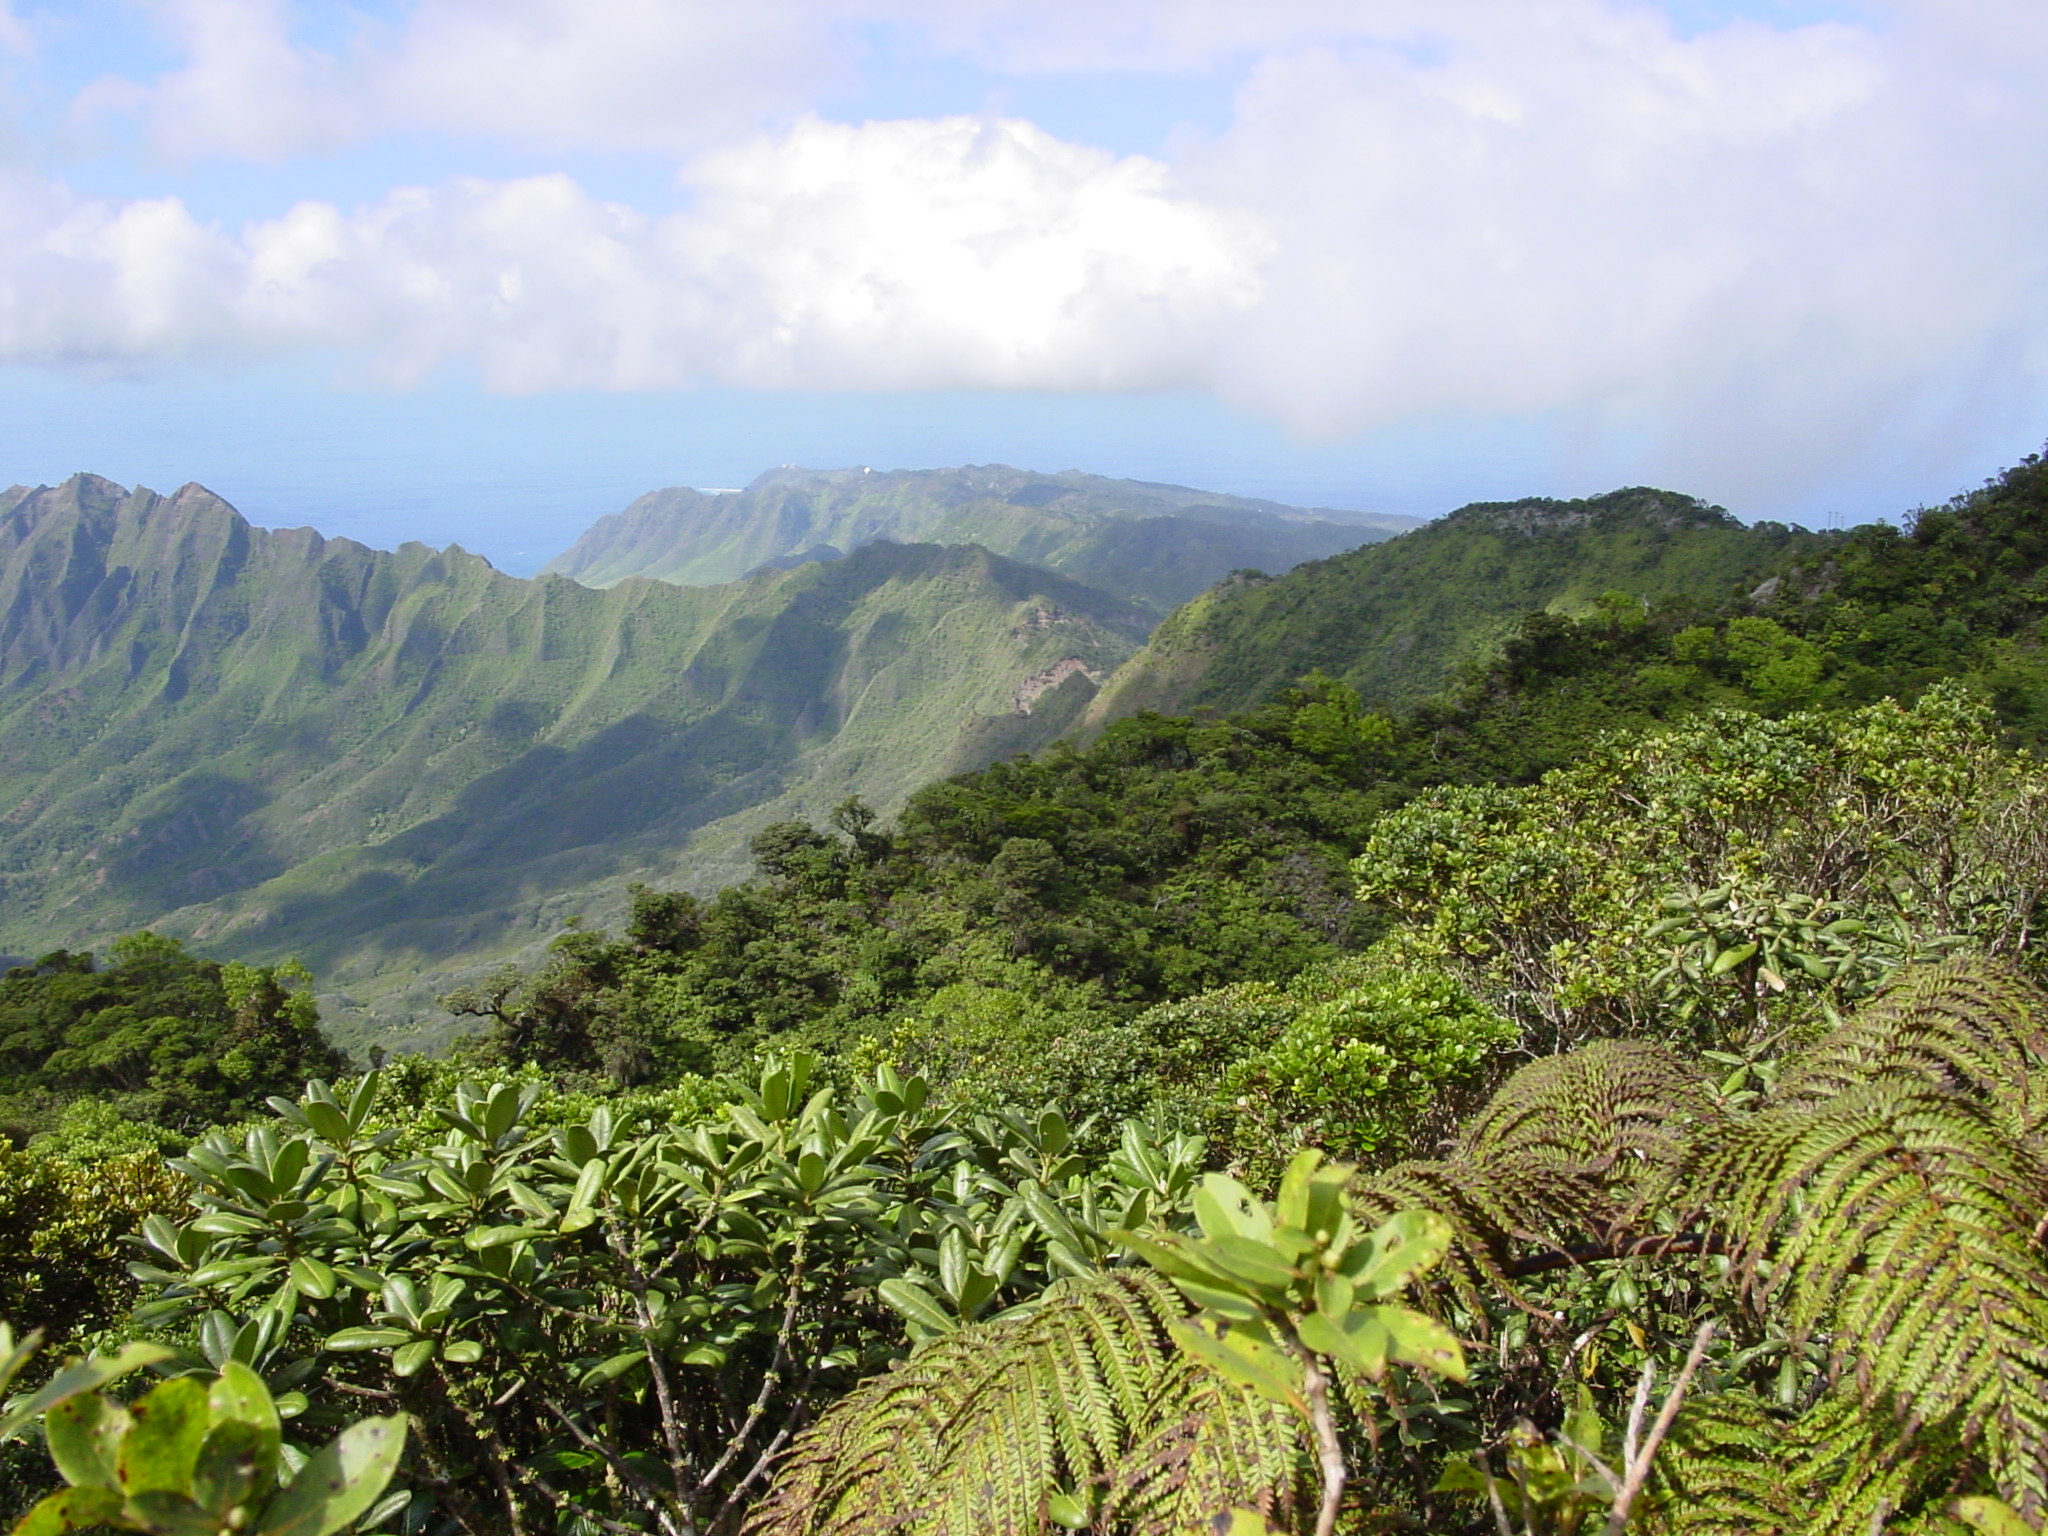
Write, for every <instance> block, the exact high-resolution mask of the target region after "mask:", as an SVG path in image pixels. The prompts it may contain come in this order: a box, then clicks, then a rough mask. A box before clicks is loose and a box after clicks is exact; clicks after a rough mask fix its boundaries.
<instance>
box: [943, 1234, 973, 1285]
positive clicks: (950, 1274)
mask: <svg viewBox="0 0 2048 1536" xmlns="http://www.w3.org/2000/svg"><path fill="white" fill-rule="evenodd" d="M966 1281H967V1236H966V1234H965V1233H963V1232H962V1231H961V1230H960V1229H959V1228H958V1227H951V1228H949V1229H947V1232H946V1235H945V1236H944V1237H942V1238H940V1239H939V1288H940V1289H941V1290H943V1291H944V1292H945V1293H946V1295H947V1296H949V1297H950V1298H951V1299H952V1300H953V1301H954V1302H956V1303H957V1302H958V1301H959V1300H960V1291H961V1287H962V1286H963V1285H965V1283H966Z"/></svg>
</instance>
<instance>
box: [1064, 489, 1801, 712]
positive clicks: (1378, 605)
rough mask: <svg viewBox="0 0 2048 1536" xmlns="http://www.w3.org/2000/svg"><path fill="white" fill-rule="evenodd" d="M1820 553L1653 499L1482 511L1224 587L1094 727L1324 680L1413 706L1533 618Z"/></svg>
mask: <svg viewBox="0 0 2048 1536" xmlns="http://www.w3.org/2000/svg"><path fill="white" fill-rule="evenodd" d="M1820 542H1823V540H1822V536H1820V535H1815V534H1809V533H1807V532H1805V531H1804V530H1801V529H1795V528H1789V527H1786V526H1784V525H1782V524H1777V523H1757V524H1754V525H1750V526H1745V525H1744V524H1742V523H1741V522H1740V521H1738V520H1737V519H1736V518H1734V517H1732V516H1730V515H1729V514H1728V513H1727V512H1725V511H1724V510H1722V509H1721V508H1719V507H1713V506H1709V505H1708V504H1707V503H1705V502H1703V501H1700V500H1698V499H1696V498H1694V497H1690V496H1684V495H1680V494H1678V493H1676V492H1672V491H1661V490H1653V489H1649V488H1646V487H1634V488H1630V489H1625V490H1619V491H1612V492H1609V493H1607V494H1606V495H1604V496H1595V497H1590V498H1586V499H1583V500H1575V501H1557V500H1550V499H1546V498H1531V499H1529V500H1524V501H1512V502H1475V503H1473V504H1471V505H1469V506H1465V507H1461V508H1459V509H1458V510H1457V511H1455V512H1452V513H1450V514H1449V515H1448V516H1446V517H1443V518H1440V519H1438V520H1437V521H1435V522H1432V523H1429V524H1427V525H1426V526H1424V527H1422V528H1418V529H1416V530H1415V531H1414V532H1413V533H1406V534H1402V535H1400V536H1398V537H1396V538H1392V539H1389V540H1387V541H1385V542H1383V543H1379V544H1371V545H1367V546H1365V547H1363V548H1360V549H1355V550H1352V551H1350V552H1348V553H1345V554H1340V555H1336V556H1334V557H1332V558H1330V559H1326V560H1319V561H1315V562H1312V563H1309V564H1305V565H1301V566H1297V567H1296V568H1295V569H1294V570H1292V571H1290V572H1288V573H1286V574H1285V575H1282V576H1278V577H1271V578H1267V577H1263V576H1259V575H1256V574H1240V575H1237V576H1234V577H1232V578H1231V579H1229V580H1226V581H1224V582H1222V583H1220V584H1219V585H1217V586H1216V587H1214V588H1212V589H1211V590H1210V591H1208V592H1206V593H1204V594H1203V595H1202V596H1200V597H1198V598H1196V599H1195V600H1194V601H1193V602H1191V603H1188V604H1187V605H1186V606H1184V607H1182V608H1181V609H1179V610H1177V611H1176V612H1175V613H1174V614H1173V615H1171V616H1170V617H1169V618H1168V619H1167V620H1166V622H1165V623H1163V624H1162V625H1161V626H1160V627H1159V628H1158V629H1157V630H1156V631H1155V632H1154V633H1153V635H1152V638H1151V639H1150V640H1149V641H1148V642H1147V644H1146V646H1145V648H1144V649H1143V650H1142V651H1140V652H1139V653H1138V654H1137V655H1136V656H1134V657H1132V658H1131V660H1130V661H1128V662H1126V663H1125V664H1124V666H1123V667H1122V668H1121V669H1119V671H1118V672H1117V674H1116V675H1115V676H1114V677H1112V678H1111V679H1110V680H1109V681H1108V682H1107V683H1105V684H1104V685H1103V687H1102V689H1101V691H1100V692H1099V693H1098V694H1097V695H1096V697H1095V699H1094V701H1093V702H1092V703H1091V704H1090V705H1089V709H1088V715H1087V724H1088V728H1090V729H1095V728H1099V727H1100V726H1101V725H1103V724H1105V723H1106V722H1108V721H1110V720H1114V719H1117V718H1119V717H1121V716H1125V715H1130V714H1135V713H1138V712H1139V711H1142V710H1154V711H1158V712H1161V713H1165V714H1183V713H1186V712H1187V711H1188V710H1190V709H1200V708H1208V709H1214V710H1218V711H1222V712H1226V713H1228V712H1233V711H1239V710H1245V709H1250V708H1253V707H1254V706H1256V705H1258V704H1260V703H1263V702H1264V701H1266V700H1267V699H1270V698H1271V697H1273V695H1274V694H1276V693H1277V692H1278V691H1279V690H1280V689H1282V688H1285V687H1287V686H1288V685H1289V684H1291V683H1293V682H1295V681H1296V680H1297V679H1299V678H1301V677H1302V676H1304V675H1306V674H1307V673H1309V672H1311V671H1314V670H1321V671H1324V672H1326V673H1328V674H1330V675H1331V676H1334V677H1336V678H1338V679H1340V680H1341V681H1343V682H1345V683H1347V684H1349V685H1350V686H1351V687H1353V688H1355V689H1357V690H1358V692H1359V693H1361V694H1362V695H1363V696H1364V697H1365V698H1366V700H1367V701H1368V702H1369V703H1371V704H1374V705H1376V706H1378V705H1387V704H1401V703H1407V702H1412V701H1414V700H1416V699H1420V698H1423V697H1425V696H1427V695H1429V694H1432V693H1434V692H1436V691H1437V690H1438V689H1440V688H1442V687H1443V686H1444V685H1445V684H1446V683H1448V682H1449V681H1450V680H1451V678H1452V676H1453V675H1454V674H1455V672H1456V671H1457V669H1458V668H1459V667H1461V666H1463V665H1467V664H1470V663H1474V662H1478V661H1482V660H1484V659H1485V658H1486V657H1487V656H1488V655H1489V654H1491V653H1492V652H1493V651H1494V650H1495V649H1496V648H1497V647H1498V646H1499V644H1500V643H1501V642H1502V641H1503V640H1505V639H1506V638H1507V637H1508V635H1509V634H1510V632H1511V631H1512V629H1513V626H1514V624H1515V621H1516V620H1517V619H1519V618H1520V617H1521V616H1522V615H1523V614H1526V613H1529V612H1532V611H1536V610H1542V609H1550V610H1554V611H1560V612H1573V611H1584V610H1587V609H1590V608H1591V607H1592V606H1593V605H1594V604H1595V603H1596V602H1597V601H1598V600H1599V599H1600V597H1601V596H1602V594H1603V593H1606V592H1609V591H1622V592H1626V593H1628V594H1629V595H1630V596H1631V597H1635V598H1639V599H1642V600H1644V601H1646V602H1654V601H1657V600H1660V599H1665V598H1673V597H1694V598H1700V599H1708V598H1720V597H1723V596H1726V595H1728V594H1729V593H1730V592H1731V591H1734V590H1740V589H1744V588H1746V587H1747V586H1749V585H1752V584H1755V583H1757V582H1759V581H1760V580H1762V579H1763V578H1764V577H1765V576H1766V575H1768V574H1769V572H1770V571H1772V570H1773V569H1775V568H1776V567H1777V566H1779V565H1780V564H1782V563H1783V562H1784V561H1785V560H1786V559H1787V558H1790V557H1791V556H1793V555H1795V554H1796V553H1798V552H1799V551H1800V550H1802V549H1805V548H1808V547H1812V546H1815V545H1817V544H1818V543H1820Z"/></svg>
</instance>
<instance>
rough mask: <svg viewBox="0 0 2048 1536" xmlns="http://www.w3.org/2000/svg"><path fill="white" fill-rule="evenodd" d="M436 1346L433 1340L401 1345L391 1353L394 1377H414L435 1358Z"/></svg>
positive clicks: (415, 1341)
mask: <svg viewBox="0 0 2048 1536" xmlns="http://www.w3.org/2000/svg"><path fill="white" fill-rule="evenodd" d="M434 1352H435V1345H434V1341H433V1340H432V1339H414V1340H413V1341H412V1342H411V1343H410V1344H401V1345H399V1346H398V1348H396V1349H394V1350H393V1351H392V1352H391V1370H392V1373H393V1374H394V1375H398V1376H414V1375H417V1374H418V1373H419V1370H420V1367H422V1366H424V1365H425V1364H426V1363H427V1362H428V1361H430V1360H432V1359H433V1358H434Z"/></svg>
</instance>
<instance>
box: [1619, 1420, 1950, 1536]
mask: <svg viewBox="0 0 2048 1536" xmlns="http://www.w3.org/2000/svg"><path fill="white" fill-rule="evenodd" d="M1883 1431H1884V1425H1883V1424H1882V1422H1881V1421H1878V1420H1873V1419H1872V1418H1871V1417H1870V1416H1869V1415H1868V1414H1866V1413H1864V1412H1863V1411H1862V1409H1861V1408H1860V1407H1859V1406H1858V1405H1857V1404H1856V1402H1855V1401H1854V1400H1853V1399H1851V1398H1846V1397H1840V1396H1837V1397H1831V1398H1825V1399H1823V1400H1822V1401H1821V1402H1819V1403H1818V1404H1816V1405H1815V1406H1814V1407H1812V1408H1810V1409H1808V1410H1807V1411H1806V1412H1805V1413H1803V1414H1800V1415H1797V1416H1793V1415H1788V1414H1784V1413H1780V1412H1777V1411H1775V1410H1773V1409H1771V1408H1770V1407H1768V1406H1767V1405H1766V1404H1764V1403H1763V1402H1762V1401H1760V1400H1759V1399H1757V1398H1756V1397H1753V1396H1751V1395H1750V1394H1749V1393H1747V1392H1720V1393H1714V1394H1710V1395H1708V1396H1705V1397H1700V1398H1695V1399H1694V1400H1693V1401H1691V1402H1689V1403H1687V1404H1686V1407H1685V1411H1684V1412H1683V1413H1681V1414H1680V1415H1679V1417H1678V1420H1677V1422H1676V1423H1675V1424H1674V1425H1673V1426H1672V1432H1671V1437H1670V1439H1669V1440H1667V1441H1666V1442H1665V1448H1664V1450H1663V1452H1662V1454H1661V1455H1660V1456H1659V1457H1658V1459H1657V1462H1656V1465H1655V1468H1654V1470H1653V1473H1652V1477H1651V1483H1650V1500H1649V1507H1648V1509H1647V1510H1646V1511H1645V1514H1644V1518H1643V1528H1644V1532H1645V1536H1867V1533H1868V1532H1870V1531H1871V1530H1873V1529H1883V1530H1888V1531H1895V1530H1903V1529H1908V1528H1910V1527H1909V1525H1908V1523H1907V1522H1908V1521H1910V1520H1911V1518H1912V1515H1913V1514H1914V1513H1915V1512H1916V1511H1917V1510H1918V1509H1919V1508H1921V1507H1922V1506H1925V1505H1928V1504H1930V1503H1938V1502H1939V1496H1940V1495H1941V1494H1942V1493H1943V1492H1944V1491H1945V1486H1944V1483H1943V1474H1944V1473H1945V1472H1946V1471H1947V1469H1948V1467H1949V1465H1950V1463H1949V1460H1948V1458H1946V1457H1941V1456H1923V1457H1921V1458H1918V1459H1915V1458H1913V1457H1910V1456H1901V1455H1899V1454H1898V1450H1899V1446H1898V1444H1897V1442H1896V1440H1895V1439H1894V1438H1893V1437H1891V1436H1889V1435H1887V1434H1885V1433H1884V1432H1883ZM1901 1515H1903V1516H1905V1517H1906V1521H1901V1522H1899V1523H1896V1524H1894V1523H1891V1522H1892V1521H1893V1520H1894V1518H1895V1517H1898V1516H1901Z"/></svg>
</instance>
